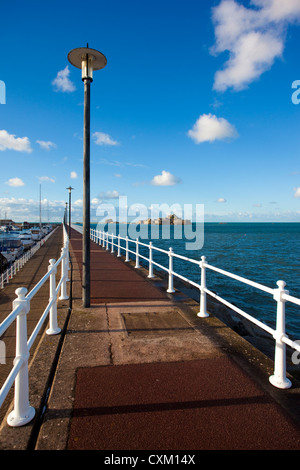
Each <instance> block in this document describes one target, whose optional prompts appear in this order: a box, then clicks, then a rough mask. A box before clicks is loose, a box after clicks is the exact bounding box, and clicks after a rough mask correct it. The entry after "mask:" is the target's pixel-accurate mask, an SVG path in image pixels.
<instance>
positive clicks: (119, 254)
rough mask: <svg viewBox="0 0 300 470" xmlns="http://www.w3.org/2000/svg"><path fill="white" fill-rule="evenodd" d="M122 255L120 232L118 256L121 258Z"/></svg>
mask: <svg viewBox="0 0 300 470" xmlns="http://www.w3.org/2000/svg"><path fill="white" fill-rule="evenodd" d="M120 256H121V240H120V234H119V235H118V255H117V257H118V258H120Z"/></svg>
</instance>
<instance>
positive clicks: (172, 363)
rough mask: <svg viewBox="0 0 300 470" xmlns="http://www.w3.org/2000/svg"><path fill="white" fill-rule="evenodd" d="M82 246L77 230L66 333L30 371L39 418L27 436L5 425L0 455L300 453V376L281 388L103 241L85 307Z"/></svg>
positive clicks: (224, 335) (264, 365)
mask: <svg viewBox="0 0 300 470" xmlns="http://www.w3.org/2000/svg"><path fill="white" fill-rule="evenodd" d="M81 250H82V238H81V235H80V234H79V233H78V232H76V231H74V230H73V231H72V238H71V246H70V254H71V260H72V280H71V282H70V283H69V286H68V288H69V291H70V294H71V297H72V303H71V304H70V306H68V303H67V302H66V301H64V302H63V303H62V305H60V304H61V303H60V302H59V304H58V307H59V312H60V315H59V326H60V328H62V334H61V335H59V336H60V337H52V338H51V341H50V340H49V338H47V337H45V338H43V341H40V343H39V347H38V348H37V349H36V351H35V354H34V360H33V361H32V365H31V368H30V380H32V381H33V383H34V386H33V388H31V389H30V395H31V404H32V406H36V407H37V408H38V410H39V411H40V412H39V413H37V417H36V418H35V420H34V421H33V422H32V423H29V424H28V425H27V426H25V427H24V428H15V429H13V428H9V427H8V426H7V424H6V422H5V419H4V420H3V421H2V426H1V430H0V448H1V449H24V450H25V449H30V450H33V449H35V450H102V451H106V450H116V451H117V450H132V451H133V450H144V451H147V450H164V451H166V450H168V451H172V450H174V451H175V450H183V451H184V450H186V451H188V450H194V451H196V450H222V449H226V450H237V449H245V450H248V449H251V450H252V449H253V450H256V449H257V450H261V449H266V450H273V449H278V450H280V449H284V450H289V449H297V450H299V449H300V407H299V390H300V388H299V383H298V382H297V380H295V379H294V378H293V377H291V380H292V382H293V388H291V389H289V390H278V389H275V388H274V387H273V386H272V385H271V384H270V383H269V380H268V377H269V376H270V375H271V374H272V373H273V362H272V361H271V360H270V359H268V358H267V357H266V356H265V355H263V354H262V353H261V352H259V351H258V350H257V349H255V348H254V347H253V346H251V345H250V344H249V343H248V342H247V341H245V340H244V339H243V338H241V337H240V336H239V335H238V334H236V333H235V332H233V331H232V330H231V329H230V328H228V327H226V326H225V324H224V323H222V322H221V321H220V320H218V319H217V318H216V317H215V316H214V315H211V316H210V317H208V318H198V317H197V316H196V313H197V312H198V311H199V304H198V303H197V302H196V301H195V300H193V299H192V298H190V297H189V296H188V295H186V294H184V293H183V292H182V291H179V290H176V292H175V294H168V293H167V292H166V284H165V282H164V280H163V279H161V278H159V277H156V278H155V279H154V280H150V279H148V278H147V274H148V273H147V271H146V270H144V269H143V268H141V269H135V268H134V263H125V262H124V258H117V257H116V254H114V255H113V254H111V253H109V252H108V251H106V250H104V249H103V248H101V247H99V246H98V245H97V244H95V243H94V242H91V307H90V308H88V309H85V308H83V307H82V299H81V293H82V288H81V287H82V277H81V272H82V268H81V263H82V261H81V260H82V251H81ZM29 263H30V262H29ZM175 287H176V286H175ZM68 307H70V308H68ZM46 369H47V370H48V375H47V374H45V370H46ZM41 371H42V373H41ZM46 375H47V376H46ZM38 378H39V379H40V380H37V379H38Z"/></svg>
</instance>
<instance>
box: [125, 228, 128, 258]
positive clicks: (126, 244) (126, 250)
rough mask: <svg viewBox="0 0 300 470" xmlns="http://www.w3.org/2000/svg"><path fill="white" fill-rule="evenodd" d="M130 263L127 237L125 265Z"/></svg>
mask: <svg viewBox="0 0 300 470" xmlns="http://www.w3.org/2000/svg"><path fill="white" fill-rule="evenodd" d="M128 261H129V252H128V235H127V236H126V258H125V263H128Z"/></svg>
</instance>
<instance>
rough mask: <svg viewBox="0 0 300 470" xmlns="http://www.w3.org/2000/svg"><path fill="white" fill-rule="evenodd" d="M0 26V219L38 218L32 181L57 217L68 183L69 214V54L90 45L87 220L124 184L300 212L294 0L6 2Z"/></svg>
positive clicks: (77, 120)
mask: <svg viewBox="0 0 300 470" xmlns="http://www.w3.org/2000/svg"><path fill="white" fill-rule="evenodd" d="M70 5H71V6H70ZM0 37H1V43H0V44H1V46H0V48H1V67H0V80H1V82H0V85H2V86H1V88H0V101H1V100H2V102H1V104H0V161H1V172H0V184H1V194H0V218H4V216H5V215H6V216H7V217H8V218H12V219H13V220H16V221H23V220H32V221H34V220H38V219H39V191H40V185H41V192H42V214H43V219H44V220H48V218H49V220H50V221H55V220H59V219H60V218H61V217H62V214H63V210H64V207H65V202H66V201H68V191H67V190H66V188H67V187H68V186H69V185H71V186H72V187H74V188H75V189H74V191H73V192H72V201H73V220H75V219H76V220H80V217H81V211H82V165H83V163H82V153H83V141H82V135H83V83H82V81H81V72H80V70H79V69H76V68H74V67H73V66H72V65H70V64H69V62H68V59H67V55H68V52H69V51H70V50H71V49H73V48H76V47H83V46H85V45H86V43H87V42H88V43H89V46H90V47H92V48H94V49H98V50H100V51H101V52H102V53H103V54H105V56H106V57H107V66H106V67H105V68H104V69H103V70H100V71H95V72H94V81H93V83H92V85H91V134H92V139H91V200H92V218H93V219H94V220H97V218H96V209H97V207H98V206H99V204H101V203H102V202H103V201H106V202H108V203H113V204H115V205H117V204H118V196H119V195H122V196H126V197H127V200H128V205H129V206H130V205H132V204H134V203H140V204H143V205H145V206H146V207H147V208H150V207H151V206H152V205H153V204H163V203H165V204H168V205H169V206H172V205H173V204H180V205H182V206H183V205H184V204H189V205H191V204H192V205H193V206H196V204H204V212H205V220H207V221H253V222H254V221H287V222H293V221H300V164H299V162H300V159H299V150H300V139H299V129H300V119H299V116H300V104H297V103H298V101H299V98H300V93H299V96H298V93H297V90H298V88H300V82H299V84H297V82H296V81H297V80H300V67H299V46H300V1H299V0H285V1H284V2H283V1H282V0H252V1H241V0H236V1H234V0H214V1H208V0H201V1H200V0H198V1H196V0H172V1H171V0H160V1H157V0H151V1H138V0H128V1H127V0H122V1H121V0H109V1H107V0H106V1H104V0H98V1H95V0H90V2H89V3H88V5H87V6H85V4H84V3H82V2H79V1H73V2H72V3H71V2H69V1H63V0H62V1H60V2H58V1H56V0H54V1H51V2H47V1H43V2H42V1H37V0H28V1H26V2H24V1H20V0H15V1H14V2H4V3H3V5H2V6H1V31H0ZM294 82H296V83H295V84H294V86H295V87H296V88H294V89H293V88H292V84H293V83H294ZM3 84H5V96H4V85H3ZM293 93H294V95H293ZM292 96H294V100H292ZM4 98H5V100H4ZM4 101H5V102H4ZM293 101H294V102H293Z"/></svg>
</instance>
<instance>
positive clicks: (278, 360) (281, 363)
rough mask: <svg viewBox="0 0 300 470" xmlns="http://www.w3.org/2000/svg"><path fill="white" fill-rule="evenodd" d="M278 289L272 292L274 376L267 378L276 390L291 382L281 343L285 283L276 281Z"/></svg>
mask: <svg viewBox="0 0 300 470" xmlns="http://www.w3.org/2000/svg"><path fill="white" fill-rule="evenodd" d="M277 285H278V289H275V290H274V299H275V300H276V301H277V320H276V332H275V333H274V335H273V337H274V339H275V340H276V344H275V359H274V374H273V375H271V377H269V381H270V382H271V384H272V385H274V387H277V388H283V389H285V388H290V387H291V386H292V383H291V381H290V380H289V379H288V378H287V377H286V345H285V343H284V342H283V341H282V338H283V337H284V336H285V300H284V298H283V297H282V295H283V294H288V293H289V291H287V290H285V289H284V288H285V286H286V284H285V282H284V281H277Z"/></svg>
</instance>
